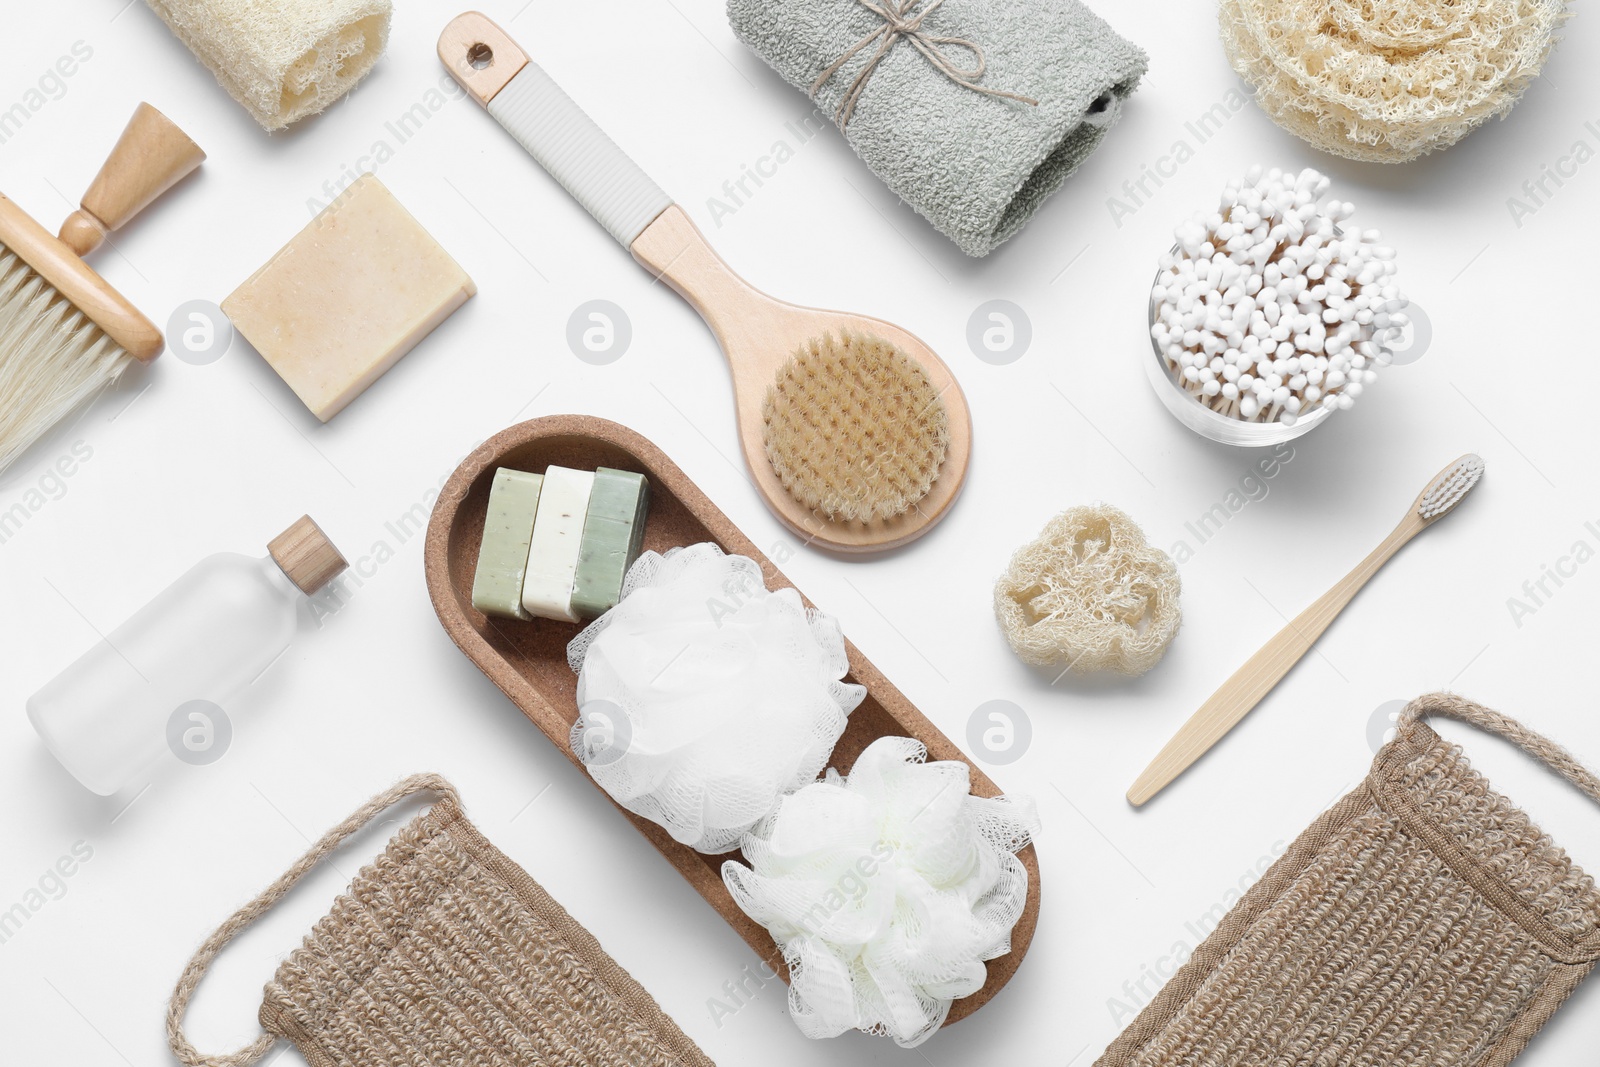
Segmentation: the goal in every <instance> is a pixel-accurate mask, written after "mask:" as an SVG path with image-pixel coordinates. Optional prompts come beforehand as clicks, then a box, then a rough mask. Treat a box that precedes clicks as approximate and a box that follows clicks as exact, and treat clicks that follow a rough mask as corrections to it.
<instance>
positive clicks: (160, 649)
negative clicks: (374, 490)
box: [28, 516, 346, 796]
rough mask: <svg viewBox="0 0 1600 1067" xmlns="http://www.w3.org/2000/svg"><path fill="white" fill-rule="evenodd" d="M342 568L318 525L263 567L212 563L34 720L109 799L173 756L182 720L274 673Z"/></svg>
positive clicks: (117, 639) (233, 560)
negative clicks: (319, 594) (304, 610)
mask: <svg viewBox="0 0 1600 1067" xmlns="http://www.w3.org/2000/svg"><path fill="white" fill-rule="evenodd" d="M345 566H346V564H345V561H344V557H343V556H341V555H340V554H339V550H338V549H336V548H334V547H333V545H332V543H330V542H329V541H328V539H327V537H326V536H325V535H324V534H323V533H322V531H321V530H320V529H319V528H318V527H317V524H316V523H314V522H312V521H311V519H310V517H309V516H306V517H302V518H301V519H300V520H299V521H298V522H296V523H295V524H294V525H293V526H291V527H289V529H287V530H285V531H284V532H283V533H282V534H280V535H279V536H278V537H276V538H274V539H273V540H272V542H271V543H270V544H269V545H268V552H267V555H265V556H263V557H261V558H260V559H256V558H253V557H250V556H243V555H238V554H235V553H231V552H223V553H219V554H217V555H214V556H208V557H206V558H205V559H203V560H201V561H200V562H199V563H197V564H195V565H194V566H193V567H192V568H190V569H189V570H188V571H187V572H186V573H184V574H183V575H182V576H181V577H179V578H178V580H177V581H175V582H173V583H172V584H171V585H170V586H168V587H167V588H166V589H165V590H164V591H163V592H161V593H160V594H159V595H158V596H157V597H156V598H155V599H154V600H152V601H150V603H148V604H146V605H145V606H144V607H142V608H140V609H139V610H138V611H137V612H136V613H134V615H133V617H132V618H130V619H129V620H128V621H127V622H125V623H123V624H122V625H121V626H118V627H117V628H116V629H115V630H113V631H112V632H111V633H110V634H109V635H107V636H106V638H105V639H104V640H102V641H101V642H100V643H99V644H97V645H95V646H94V647H93V648H91V649H90V650H89V651H88V652H86V653H84V655H83V656H81V657H80V658H79V659H78V660H77V662H75V663H73V664H72V665H71V666H69V667H67V669H66V670H64V671H62V672H61V673H60V674H58V675H57V676H56V677H55V678H54V679H52V680H51V681H50V682H48V683H47V684H46V685H45V687H44V688H43V689H40V690H39V691H38V692H37V693H35V694H34V695H33V696H32V697H30V698H29V699H28V718H29V720H30V721H32V723H33V727H34V729H35V730H37V731H38V732H39V736H40V737H42V738H43V739H44V742H45V744H46V745H47V746H48V747H49V749H50V751H51V752H52V753H53V754H54V755H55V757H56V758H57V759H58V760H60V761H61V763H62V765H63V766H65V767H66V768H67V770H69V771H71V772H72V775H73V777H75V778H77V779H78V781H79V782H81V783H83V785H84V786H85V787H87V788H88V789H91V790H93V791H94V792H96V793H99V794H100V795H102V796H109V795H110V794H112V793H114V792H116V791H117V790H118V789H120V788H121V787H122V786H124V785H126V784H127V783H128V781H129V780H130V779H132V778H133V777H134V776H135V775H137V774H138V773H139V772H140V771H142V770H144V769H145V768H147V767H148V766H150V765H151V764H152V763H154V762H155V761H156V760H157V759H159V758H160V756H161V753H162V752H163V751H166V750H168V749H169V747H170V745H171V743H172V741H171V735H170V734H169V722H170V721H171V720H173V718H174V712H176V711H177V710H178V709H179V708H181V707H183V706H184V705H186V704H189V703H190V702H191V701H197V700H198V701H207V702H209V703H211V704H215V705H221V704H222V703H223V702H224V701H226V700H228V699H229V698H230V697H233V696H235V695H237V694H238V693H239V692H240V691H241V690H242V689H244V687H245V686H247V685H249V684H250V682H252V681H253V680H254V679H255V678H256V677H257V676H258V675H260V674H261V672H262V671H264V670H266V668H267V667H268V666H269V665H270V664H271V663H272V661H273V660H275V659H277V658H278V656H279V655H281V654H282V653H283V650H284V649H286V648H288V647H289V643H290V642H291V641H292V640H293V639H294V635H295V629H296V614H297V609H298V607H299V603H300V601H302V600H303V599H305V597H307V596H309V595H310V594H312V593H315V592H316V591H317V590H318V589H320V588H322V587H323V586H324V585H326V584H327V583H328V582H329V581H331V580H332V579H333V578H334V577H335V576H337V575H338V574H339V573H340V572H341V571H343V570H344V568H345ZM201 706H202V707H203V706H204V705H201ZM212 725H214V724H212ZM187 728H188V726H187V724H185V723H183V722H182V721H181V720H180V722H179V729H187Z"/></svg>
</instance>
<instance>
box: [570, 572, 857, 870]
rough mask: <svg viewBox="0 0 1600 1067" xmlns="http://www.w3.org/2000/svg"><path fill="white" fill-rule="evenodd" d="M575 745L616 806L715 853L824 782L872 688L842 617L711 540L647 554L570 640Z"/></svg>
mask: <svg viewBox="0 0 1600 1067" xmlns="http://www.w3.org/2000/svg"><path fill="white" fill-rule="evenodd" d="M567 658H568V662H569V663H570V664H571V666H572V668H573V670H575V671H578V672H579V676H578V711H579V718H578V721H577V723H576V724H575V725H574V726H573V728H572V751H573V752H574V753H576V754H577V756H578V758H579V759H580V760H582V761H583V763H584V765H585V766H586V767H588V769H589V773H590V774H591V775H592V776H593V777H594V780H595V781H596V782H597V783H598V784H599V785H600V787H601V788H603V789H604V790H605V791H606V792H607V793H609V794H610V795H611V798H612V799H613V800H615V801H616V802H617V803H618V804H620V805H622V806H623V807H624V808H626V809H627V810H629V811H631V812H633V813H634V814H636V815H642V816H644V817H645V818H647V819H649V820H650V821H651V822H654V823H656V824H657V825H659V826H661V827H662V828H664V829H665V830H666V831H667V832H668V833H669V834H671V835H672V837H673V839H674V840H677V841H680V842H682V843H683V844H686V845H689V846H690V847H692V848H696V849H699V850H700V851H701V852H705V853H708V854H712V855H715V854H716V853H720V852H726V851H728V850H729V849H731V848H732V847H733V846H734V844H735V843H736V842H737V841H738V840H739V837H740V836H741V835H742V834H743V833H744V832H745V831H746V830H748V829H749V828H750V827H751V826H753V825H754V824H755V822H756V820H758V819H761V818H763V817H765V816H766V815H767V814H768V813H770V812H771V811H772V809H773V808H774V807H775V806H776V805H777V802H778V797H779V796H780V795H781V794H783V793H786V792H788V791H789V790H791V789H798V788H799V787H800V786H802V785H804V784H805V783H807V782H810V781H813V780H815V778H816V777H817V774H818V773H819V772H820V771H821V770H822V768H823V767H824V766H826V765H827V762H828V757H829V755H831V754H832V752H833V746H834V744H835V743H836V742H837V741H838V740H839V735H840V734H842V733H844V728H845V720H846V717H847V716H848V715H849V714H850V712H852V711H854V710H855V708H856V706H857V705H858V704H860V703H861V701H862V700H863V699H865V697H866V695H867V691H866V689H864V688H863V687H861V686H859V685H854V684H850V683H846V682H844V681H842V679H843V678H844V676H845V673H846V672H847V671H848V670H849V669H850V664H849V661H848V659H847V658H846V655H845V649H844V637H843V635H842V634H840V632H839V625H838V623H836V622H835V621H834V620H833V619H832V618H831V617H829V616H827V615H824V614H822V613H821V612H818V611H814V610H808V609H807V608H806V606H805V605H804V604H803V603H801V601H800V594H799V593H797V592H795V591H794V590H793V589H782V590H779V591H778V592H776V593H774V592H769V591H768V590H767V588H766V583H765V582H763V581H762V578H761V568H760V567H758V566H757V565H756V563H755V561H754V560H751V559H747V558H746V557H744V556H727V555H724V554H723V552H722V550H721V549H720V548H718V547H717V546H716V545H714V544H699V545H693V546H691V547H689V548H680V549H673V550H672V551H670V552H668V553H667V554H666V555H657V554H656V553H654V552H646V553H645V554H644V555H642V556H640V557H639V559H638V562H636V563H635V564H634V565H633V567H632V568H630V569H629V571H628V577H627V580H626V582H625V583H624V585H623V590H622V600H621V602H620V603H618V604H617V606H616V607H614V608H612V609H611V610H610V611H608V612H607V613H606V614H604V615H602V616H601V617H600V618H599V619H597V620H595V622H594V623H592V624H591V625H590V626H589V627H588V628H587V629H585V630H584V631H583V632H582V633H580V634H579V635H578V636H577V637H575V638H574V639H573V641H572V644H571V645H569V646H568V649H567Z"/></svg>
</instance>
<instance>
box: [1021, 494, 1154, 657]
mask: <svg viewBox="0 0 1600 1067" xmlns="http://www.w3.org/2000/svg"><path fill="white" fill-rule="evenodd" d="M1178 590H1179V582H1178V568H1177V567H1176V566H1174V565H1173V562H1172V559H1171V558H1170V557H1169V556H1168V555H1167V554H1166V553H1165V552H1163V551H1161V550H1160V549H1159V548H1155V547H1153V546H1152V545H1150V544H1149V543H1148V542H1147V541H1145V537H1144V532H1143V531H1142V530H1140V529H1139V527H1138V526H1136V525H1134V522H1133V520H1132V519H1130V518H1128V516H1126V515H1124V514H1123V513H1122V512H1120V511H1118V510H1117V509H1116V508H1113V507H1109V506H1106V505H1104V504H1101V505H1097V506H1095V507H1077V508H1069V509H1068V510H1066V511H1064V512H1062V513H1061V514H1060V515H1057V516H1056V517H1055V518H1053V519H1051V520H1050V523H1049V525H1047V526H1046V527H1045V528H1044V532H1042V533H1041V534H1040V535H1039V536H1038V538H1037V539H1035V540H1033V541H1031V542H1029V543H1028V544H1026V545H1023V546H1022V547H1021V548H1019V549H1017V552H1016V555H1014V556H1012V557H1011V565H1010V566H1009V567H1007V568H1006V572H1005V574H1003V575H1001V576H1000V580H999V581H998V582H996V583H995V587H994V612H995V617H996V618H998V619H999V620H1000V628H1001V629H1002V630H1004V631H1005V635H1006V640H1007V641H1009V642H1010V643H1011V648H1012V650H1013V651H1014V652H1016V654H1017V655H1018V656H1020V657H1022V659H1023V661H1024V662H1026V663H1031V664H1033V665H1034V666H1036V667H1051V666H1064V667H1066V668H1068V669H1069V670H1073V671H1076V672H1079V673H1088V672H1090V671H1103V670H1111V671H1117V672H1119V673H1121V674H1143V673H1144V672H1145V671H1147V670H1149V669H1150V668H1151V667H1154V666H1155V665H1156V664H1157V663H1158V662H1160V660H1161V657H1162V655H1163V654H1164V653H1165V652H1166V651H1167V645H1168V644H1170V643H1171V641H1172V638H1173V635H1174V634H1176V633H1177V632H1178V622H1179V619H1180V614H1179V611H1178Z"/></svg>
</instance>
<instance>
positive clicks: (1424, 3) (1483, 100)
mask: <svg viewBox="0 0 1600 1067" xmlns="http://www.w3.org/2000/svg"><path fill="white" fill-rule="evenodd" d="M1566 17H1567V10H1566V0H1222V4H1221V29H1222V43H1223V47H1224V49H1225V51H1226V52H1227V55H1228V61H1229V62H1230V63H1231V64H1232V65H1233V69H1234V70H1235V71H1237V72H1238V73H1239V76H1240V77H1242V78H1244V79H1245V80H1246V81H1248V82H1249V83H1250V84H1251V85H1252V86H1253V87H1254V88H1255V96H1256V102H1257V103H1258V104H1259V105H1260V106H1261V109H1262V110H1263V111H1265V112H1266V113H1267V114H1268V115H1269V116H1270V117H1271V118H1272V120H1273V121H1274V122H1276V123H1277V124H1278V125H1280V126H1282V127H1283V128H1284V129H1286V130H1288V131H1289V132H1290V133H1293V134H1294V135H1295V136H1297V137H1300V138H1302V139H1304V140H1305V141H1307V142H1309V143H1310V144H1311V145H1313V146H1315V147H1317V148H1320V149H1322V150H1323V151H1325V152H1331V153H1333V154H1334V155H1338V156H1344V157H1346V158H1349V159H1360V160H1368V161H1374V162H1384V163H1402V162H1405V161H1406V160H1410V159H1415V158H1416V157H1418V156H1420V155H1422V154H1424V153H1426V152H1431V151H1434V150H1435V149H1439V148H1447V147H1449V146H1450V145H1452V144H1455V143H1456V142H1457V141H1459V140H1460V139H1461V138H1463V137H1465V136H1466V135H1467V134H1468V133H1470V132H1472V130H1474V129H1475V128H1477V127H1478V126H1479V125H1481V124H1483V123H1484V122H1486V121H1488V120H1489V119H1491V118H1494V117H1496V116H1501V115H1504V114H1506V113H1507V112H1508V111H1510V110H1511V107H1512V105H1514V104H1515V103H1516V102H1517V99H1518V98H1519V97H1520V96H1521V95H1522V92H1523V90H1524V89H1526V88H1527V86H1528V84H1529V83H1530V82H1531V81H1532V80H1533V79H1534V78H1536V77H1537V76H1538V74H1539V70H1540V68H1541V67H1543V66H1544V62H1545V59H1546V58H1547V57H1548V56H1549V54H1550V49H1551V47H1552V45H1553V44H1554V42H1555V31H1556V28H1557V26H1559V25H1560V23H1561V22H1562V20H1563V19H1565V18H1566Z"/></svg>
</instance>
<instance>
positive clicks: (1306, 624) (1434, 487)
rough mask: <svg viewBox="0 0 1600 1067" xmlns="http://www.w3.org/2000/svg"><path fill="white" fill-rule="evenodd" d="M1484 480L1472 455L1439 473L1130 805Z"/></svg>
mask: <svg viewBox="0 0 1600 1067" xmlns="http://www.w3.org/2000/svg"><path fill="white" fill-rule="evenodd" d="M1482 477H1483V460H1481V459H1479V458H1478V457H1477V456H1475V455H1472V454H1470V453H1469V454H1467V455H1465V456H1462V457H1461V458H1460V459H1458V460H1456V461H1455V462H1454V463H1452V464H1450V466H1448V467H1446V468H1445V469H1444V470H1442V471H1440V472H1439V473H1438V474H1437V475H1435V476H1434V478H1433V480H1432V481H1430V482H1429V483H1428V484H1427V487H1426V488H1424V489H1423V490H1422V492H1421V493H1420V494H1419V495H1418V496H1417V499H1416V500H1415V501H1414V502H1413V503H1412V505H1411V510H1410V511H1408V512H1406V517H1405V518H1403V519H1401V520H1400V525H1398V526H1396V527H1395V528H1394V531H1393V532H1392V533H1390V534H1389V536H1388V537H1385V538H1384V539H1383V543H1382V544H1380V545H1378V547H1377V548H1375V549H1373V550H1372V552H1371V553H1370V554H1369V555H1368V556H1367V558H1366V559H1364V560H1362V561H1361V562H1360V563H1358V564H1357V565H1356V568H1355V570H1353V571H1351V572H1350V573H1349V574H1347V575H1345V576H1344V577H1343V578H1342V579H1340V580H1339V583H1338V584H1337V585H1335V586H1334V587H1333V588H1332V589H1330V590H1328V591H1327V592H1326V593H1324V594H1322V596H1321V597H1320V598H1319V599H1318V600H1317V601H1316V602H1314V603H1313V604H1312V605H1311V606H1310V607H1309V608H1306V610H1304V611H1302V612H1301V613H1300V614H1299V615H1297V616H1296V617H1295V618H1294V619H1292V620H1291V621H1290V622H1289V625H1287V626H1285V627H1284V628H1283V629H1282V630H1280V631H1279V632H1278V636H1276V637H1274V638H1273V639H1272V640H1270V641H1268V642H1267V643H1266V644H1265V645H1263V646H1262V647H1261V650H1260V651H1259V652H1257V653H1256V654H1255V655H1254V656H1251V657H1250V659H1249V660H1248V661H1247V662H1246V663H1245V665H1244V666H1243V667H1240V668H1239V669H1238V670H1237V671H1235V672H1234V673H1233V677H1231V678H1229V679H1228V680H1227V681H1226V682H1224V683H1223V685H1222V688H1221V689H1218V690H1217V691H1216V692H1215V693H1213V694H1211V699H1210V700H1208V701H1206V702H1205V703H1204V704H1202V705H1201V706H1200V710H1199V711H1197V712H1195V713H1194V715H1193V716H1192V717H1190V719H1189V721H1188V722H1186V723H1184V724H1183V728H1182V729H1180V730H1179V731H1178V733H1177V736H1175V737H1173V739H1172V740H1171V741H1168V742H1167V746H1166V747H1165V748H1163V749H1162V750H1161V752H1160V754H1159V755H1157V756H1156V758H1155V760H1154V761H1152V762H1151V764H1150V766H1148V767H1146V768H1145V771H1144V773H1143V774H1141V775H1139V779H1138V781H1136V782H1134V783H1133V788H1132V789H1130V790H1128V802H1129V803H1131V804H1132V805H1134V806H1135V807H1140V806H1142V805H1143V804H1144V803H1145V802H1146V801H1148V800H1149V799H1150V798H1151V797H1153V796H1155V795H1156V794H1157V793H1159V792H1161V790H1163V789H1165V788H1166V787H1167V786H1168V785H1170V784H1171V783H1172V781H1173V779H1175V778H1177V777H1178V775H1180V774H1182V773H1183V772H1184V771H1186V770H1188V769H1189V766H1190V765H1191V764H1193V763H1194V762H1195V760H1198V759H1199V758H1200V757H1201V756H1203V755H1205V754H1206V753H1207V752H1208V751H1210V749H1211V746H1212V745H1215V744H1216V743H1217V742H1218V741H1220V740H1222V738H1223V736H1224V735H1226V734H1227V732H1228V731H1229V730H1232V729H1233V728H1234V726H1235V725H1237V724H1238V722H1239V720H1240V719H1243V718H1244V717H1245V716H1246V715H1248V714H1249V713H1250V711H1251V709H1252V708H1254V707H1255V706H1256V705H1257V704H1259V703H1260V702H1261V700H1262V698H1263V697H1265V696H1266V695H1267V694H1268V693H1270V692H1271V691H1272V687H1273V686H1275V685H1277V684H1278V682H1279V681H1280V680H1282V678H1283V676H1284V675H1286V674H1288V673H1289V670H1290V669H1291V668H1292V667H1293V666H1294V665H1295V664H1296V663H1299V662H1300V659H1301V657H1303V656H1304V655H1305V654H1306V653H1307V652H1309V651H1311V646H1312V645H1314V644H1316V643H1317V638H1319V637H1321V636H1322V633H1323V631H1324V630H1326V629H1327V628H1328V626H1329V625H1330V624H1331V623H1332V622H1333V620H1334V619H1335V618H1337V617H1338V615H1339V613H1340V612H1341V611H1343V610H1344V607H1345V605H1346V604H1348V603H1350V601H1351V599H1352V598H1353V597H1354V596H1355V595H1356V593H1358V592H1360V590H1361V587H1362V586H1364V585H1366V584H1367V581H1368V579H1370V578H1371V577H1372V576H1373V575H1374V574H1377V573H1378V570H1379V568H1381V567H1382V566H1383V565H1384V564H1385V563H1387V562H1389V558H1390V557H1391V556H1393V555H1394V554H1395V553H1396V552H1398V551H1400V549H1401V548H1403V547H1404V546H1405V544H1406V543H1407V542H1408V541H1410V540H1411V539H1412V538H1413V537H1415V536H1417V534H1419V533H1421V532H1422V531H1423V530H1426V529H1427V528H1428V527H1429V526H1432V525H1433V524H1434V523H1435V522H1438V521H1439V520H1440V519H1442V518H1444V517H1445V516H1446V515H1448V514H1450V512H1452V511H1454V510H1455V507H1456V505H1457V504H1459V503H1461V499H1462V497H1464V496H1466V495H1467V493H1468V492H1470V491H1471V489H1472V487H1473V486H1475V485H1477V484H1478V479H1480V478H1482Z"/></svg>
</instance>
